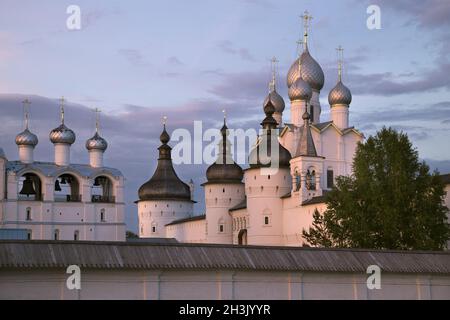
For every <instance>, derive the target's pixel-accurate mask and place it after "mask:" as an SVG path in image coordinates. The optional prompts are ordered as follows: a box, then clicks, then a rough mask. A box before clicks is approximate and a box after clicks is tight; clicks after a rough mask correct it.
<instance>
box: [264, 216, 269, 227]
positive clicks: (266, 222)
mask: <svg viewBox="0 0 450 320" xmlns="http://www.w3.org/2000/svg"><path fill="white" fill-rule="evenodd" d="M264 224H265V225H269V217H268V216H265V217H264Z"/></svg>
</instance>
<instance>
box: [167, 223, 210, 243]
mask: <svg viewBox="0 0 450 320" xmlns="http://www.w3.org/2000/svg"><path fill="white" fill-rule="evenodd" d="M206 230H207V227H206V220H205V219H202V220H195V221H188V222H184V223H179V224H173V225H169V226H166V227H165V232H166V237H167V238H175V239H178V240H179V241H180V242H187V243H208V242H209V241H207V240H206V234H207V233H206Z"/></svg>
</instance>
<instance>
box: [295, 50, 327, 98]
mask: <svg viewBox="0 0 450 320" xmlns="http://www.w3.org/2000/svg"><path fill="white" fill-rule="evenodd" d="M299 59H301V62H302V77H303V80H305V81H306V82H308V83H309V85H310V86H311V88H312V89H314V90H317V91H320V90H321V89H322V88H323V85H324V82H325V76H324V74H323V70H322V68H321V67H320V65H319V64H318V63H317V61H316V60H314V58H313V57H311V55H310V54H309V51H308V49H306V50H305V51H304V52H303V53H302V55H301V56H300V58H298V59H297V60H295V61H294V63H293V64H292V66H291V68H290V69H289V72H288V74H287V86H288V87H290V86H292V84H293V83H294V82H295V80H297V78H299V74H298V61H299Z"/></svg>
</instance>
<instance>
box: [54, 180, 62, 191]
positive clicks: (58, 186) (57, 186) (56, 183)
mask: <svg viewBox="0 0 450 320" xmlns="http://www.w3.org/2000/svg"><path fill="white" fill-rule="evenodd" d="M61 183H62V182H61ZM55 191H61V186H60V185H59V180H58V179H56V181H55Z"/></svg>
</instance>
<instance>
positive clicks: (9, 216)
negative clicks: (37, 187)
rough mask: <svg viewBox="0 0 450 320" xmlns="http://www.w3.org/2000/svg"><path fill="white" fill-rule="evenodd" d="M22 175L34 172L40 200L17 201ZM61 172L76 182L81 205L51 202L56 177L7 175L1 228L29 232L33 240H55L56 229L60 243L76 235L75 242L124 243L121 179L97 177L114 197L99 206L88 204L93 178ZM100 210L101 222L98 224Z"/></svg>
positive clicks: (123, 206)
mask: <svg viewBox="0 0 450 320" xmlns="http://www.w3.org/2000/svg"><path fill="white" fill-rule="evenodd" d="M0 166H1V159H0ZM2 172H4V171H2ZM25 173H34V174H36V175H38V176H39V178H40V179H41V185H42V194H43V201H31V200H23V199H19V198H18V195H19V191H20V190H19V184H18V180H19V178H20V177H21V176H22V175H23V174H25ZM64 173H69V174H71V175H72V176H74V177H75V178H76V179H77V180H78V183H79V192H80V195H81V201H80V202H55V201H54V200H55V199H54V187H55V178H56V177H48V176H45V175H43V174H41V173H40V172H39V171H36V170H32V169H26V170H23V171H21V172H19V173H18V174H17V175H16V174H14V173H10V174H8V176H7V177H6V178H7V184H6V185H7V195H8V197H7V199H3V200H1V201H0V228H21V229H29V230H31V238H32V239H34V240H46V239H48V240H52V239H54V238H55V231H56V230H58V233H59V237H58V238H59V239H60V240H74V235H75V233H76V232H77V233H78V240H97V241H124V240H125V203H124V199H123V184H124V181H123V177H113V176H111V175H109V174H107V173H101V174H100V175H102V176H106V177H108V178H109V179H110V181H111V183H112V195H113V196H114V197H115V202H114V203H100V202H91V196H92V189H91V186H92V185H93V183H94V178H95V177H83V176H80V175H79V174H77V173H76V172H74V171H71V170H70V168H66V169H62V170H61V172H59V173H58V176H59V175H61V174H64ZM1 176H2V177H3V175H1ZM1 185H2V186H3V185H4V184H3V183H2V184H1ZM0 189H1V188H0ZM2 194H4V193H2ZM0 199H1V198H0ZM28 210H29V211H30V214H31V219H30V220H28V219H27V211H28ZM102 211H103V212H104V221H101V212H102Z"/></svg>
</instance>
